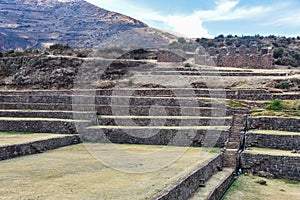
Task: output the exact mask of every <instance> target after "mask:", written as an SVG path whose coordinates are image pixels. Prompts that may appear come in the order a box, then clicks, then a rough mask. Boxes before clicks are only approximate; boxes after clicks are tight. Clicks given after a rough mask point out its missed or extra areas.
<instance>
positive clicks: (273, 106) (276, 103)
mask: <svg viewBox="0 0 300 200" xmlns="http://www.w3.org/2000/svg"><path fill="white" fill-rule="evenodd" d="M266 109H267V110H274V111H279V110H283V102H282V100H280V99H275V100H273V101H271V102H270V104H269V105H268V106H267V107H266Z"/></svg>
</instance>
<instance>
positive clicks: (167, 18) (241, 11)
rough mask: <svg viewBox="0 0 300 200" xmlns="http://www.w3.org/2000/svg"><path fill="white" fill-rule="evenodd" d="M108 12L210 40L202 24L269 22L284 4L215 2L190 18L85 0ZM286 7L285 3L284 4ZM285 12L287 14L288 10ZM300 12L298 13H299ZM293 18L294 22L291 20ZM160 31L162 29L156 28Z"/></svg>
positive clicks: (127, 3) (111, 0)
mask: <svg viewBox="0 0 300 200" xmlns="http://www.w3.org/2000/svg"><path fill="white" fill-rule="evenodd" d="M87 1H89V2H91V3H94V4H96V5H98V6H100V7H103V8H105V9H107V10H112V11H116V12H119V13H122V14H125V15H128V16H131V17H133V18H136V19H139V20H141V21H144V22H146V23H148V24H149V25H150V26H151V25H154V24H153V23H152V22H154V21H155V22H159V24H164V27H169V28H170V29H171V31H174V32H178V33H179V34H181V35H184V36H186V37H193V38H196V37H212V36H211V35H210V34H209V32H208V30H207V29H206V28H205V27H204V26H203V23H205V22H211V21H232V20H244V19H263V20H264V21H265V22H266V21H268V20H269V21H270V19H271V17H269V16H270V15H274V12H275V11H278V10H280V9H281V8H282V6H284V5H283V3H277V4H275V5H269V6H239V3H240V0H216V1H215V7H214V8H213V9H210V10H198V11H195V12H193V13H191V14H189V15H167V14H162V13H159V12H157V11H154V10H151V9H149V8H147V7H144V6H142V5H138V4H132V3H131V2H130V1H128V0H122V1H121V0H109V1H108V0H87ZM285 6H287V4H285ZM287 12H288V11H287ZM298 13H299V12H298ZM298 13H296V14H295V16H296V19H298V20H295V18H293V17H292V16H288V17H285V18H284V17H283V18H282V19H278V20H274V24H275V23H277V24H280V23H287V22H291V23H295V22H296V23H297V22H299V19H300V15H299V14H298ZM293 19H294V20H293ZM158 28H162V27H158Z"/></svg>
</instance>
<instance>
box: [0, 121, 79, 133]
mask: <svg viewBox="0 0 300 200" xmlns="http://www.w3.org/2000/svg"><path fill="white" fill-rule="evenodd" d="M78 124H79V122H78ZM0 131H4V132H9V131H16V132H35V133H61V134H77V130H76V126H75V123H74V122H67V121H46V120H34V119H32V120H31V121H30V120H18V121H16V120H10V119H7V120H1V121H0Z"/></svg>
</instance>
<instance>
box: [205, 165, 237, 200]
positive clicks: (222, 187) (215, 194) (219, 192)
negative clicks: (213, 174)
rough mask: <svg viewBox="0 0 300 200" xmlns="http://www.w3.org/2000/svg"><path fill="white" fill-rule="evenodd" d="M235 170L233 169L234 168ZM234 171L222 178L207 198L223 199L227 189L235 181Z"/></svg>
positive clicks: (211, 199) (213, 199)
mask: <svg viewBox="0 0 300 200" xmlns="http://www.w3.org/2000/svg"><path fill="white" fill-rule="evenodd" d="M232 171H233V170H232ZM234 176H235V175H234V173H233V172H232V173H230V174H229V175H228V176H227V177H225V178H224V179H223V180H221V183H220V184H219V185H217V186H216V187H215V188H214V189H213V190H212V191H211V193H210V194H209V196H208V197H207V200H219V199H222V197H223V196H224V194H225V193H226V191H227V190H228V189H229V188H230V186H231V185H232V183H233V182H234V180H235V178H234Z"/></svg>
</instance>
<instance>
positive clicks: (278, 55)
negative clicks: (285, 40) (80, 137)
mask: <svg viewBox="0 0 300 200" xmlns="http://www.w3.org/2000/svg"><path fill="white" fill-rule="evenodd" d="M283 53H284V50H283V49H282V48H279V49H275V50H274V52H273V57H274V58H275V59H278V58H282V56H283Z"/></svg>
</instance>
